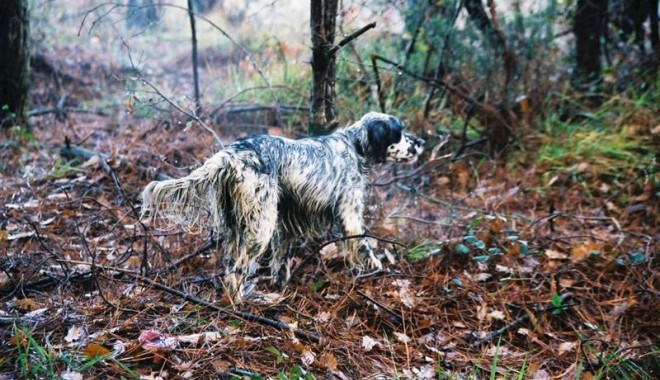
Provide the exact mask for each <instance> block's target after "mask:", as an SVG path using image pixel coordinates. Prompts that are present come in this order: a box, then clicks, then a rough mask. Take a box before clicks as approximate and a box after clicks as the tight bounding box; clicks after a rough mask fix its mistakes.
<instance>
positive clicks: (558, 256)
mask: <svg viewBox="0 0 660 380" xmlns="http://www.w3.org/2000/svg"><path fill="white" fill-rule="evenodd" d="M545 255H546V256H547V257H548V258H549V259H552V260H564V259H568V255H567V254H565V253H561V252H559V251H555V250H554V249H546V250H545Z"/></svg>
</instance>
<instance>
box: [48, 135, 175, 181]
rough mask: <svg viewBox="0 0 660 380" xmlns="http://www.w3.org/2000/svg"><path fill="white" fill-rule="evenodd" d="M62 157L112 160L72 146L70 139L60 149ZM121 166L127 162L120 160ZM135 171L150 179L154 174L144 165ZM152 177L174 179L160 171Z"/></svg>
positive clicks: (108, 156)
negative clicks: (146, 175)
mask: <svg viewBox="0 0 660 380" xmlns="http://www.w3.org/2000/svg"><path fill="white" fill-rule="evenodd" d="M60 155H61V156H62V157H64V158H65V159H68V160H75V159H77V160H80V161H83V162H84V161H87V160H89V159H91V158H92V157H96V156H98V157H99V159H100V161H105V160H107V159H108V158H110V155H108V154H105V153H98V152H95V151H93V150H89V149H85V148H82V147H79V146H77V145H72V144H71V142H70V141H69V139H68V138H66V139H65V140H64V145H63V146H62V147H61V148H60ZM120 164H126V162H125V161H124V160H120ZM135 169H136V170H137V171H138V172H139V173H141V174H148V175H150V177H151V174H152V173H153V172H154V170H153V169H151V168H147V167H144V166H142V165H136V166H135ZM152 176H153V178H154V179H155V180H156V181H165V180H168V179H172V177H170V176H168V175H167V174H165V173H161V172H158V171H157V172H156V173H154V174H153V175H152Z"/></svg>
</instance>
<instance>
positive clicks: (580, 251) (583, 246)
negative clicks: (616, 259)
mask: <svg viewBox="0 0 660 380" xmlns="http://www.w3.org/2000/svg"><path fill="white" fill-rule="evenodd" d="M601 249H602V245H601V244H599V243H594V242H588V243H579V244H576V245H574V246H573V248H571V261H573V262H574V263H575V262H579V261H582V260H584V259H586V258H587V257H589V254H590V253H591V252H593V251H600V250H601Z"/></svg>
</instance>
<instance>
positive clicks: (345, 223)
mask: <svg viewBox="0 0 660 380" xmlns="http://www.w3.org/2000/svg"><path fill="white" fill-rule="evenodd" d="M363 212H364V203H363V202H362V198H361V197H360V198H358V197H355V198H353V199H349V200H348V201H347V202H343V203H342V204H341V205H340V207H339V214H340V215H339V219H340V222H341V226H342V230H343V232H344V235H345V236H347V237H349V236H355V235H363V234H364V219H363V216H362V213H363ZM346 248H347V251H348V263H349V265H350V266H351V268H354V269H357V270H358V273H364V272H370V271H374V270H381V269H383V264H382V263H381V262H380V260H378V259H377V258H376V255H374V251H373V249H371V246H370V245H369V243H368V242H367V240H366V239H365V238H350V239H347V240H346Z"/></svg>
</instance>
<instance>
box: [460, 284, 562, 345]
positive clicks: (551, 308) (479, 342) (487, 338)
mask: <svg viewBox="0 0 660 380" xmlns="http://www.w3.org/2000/svg"><path fill="white" fill-rule="evenodd" d="M571 297H573V293H570V292H568V293H564V294H562V295H561V296H559V298H560V299H561V305H560V306H555V305H550V306H547V307H544V308H540V309H535V310H534V312H535V314H539V313H542V312H548V311H554V310H564V309H566V308H567V307H568V306H569V305H565V303H566V301H567V300H569V299H570V298H571ZM529 319H530V315H529V314H525V315H523V316H521V317H519V318H516V319H514V320H513V321H511V322H510V323H508V324H507V325H506V326H502V327H500V328H499V329H497V330H495V331H493V332H491V333H490V334H488V335H486V336H485V337H483V338H480V339H477V340H476V341H474V342H472V348H477V347H479V346H481V345H482V344H484V343H487V342H490V341H491V340H493V339H494V338H496V337H498V336H500V335H502V334H504V333H505V332H507V331H509V330H511V329H512V328H514V327H516V326H518V325H519V324H521V323H523V322H526V321H527V320H529Z"/></svg>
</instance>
